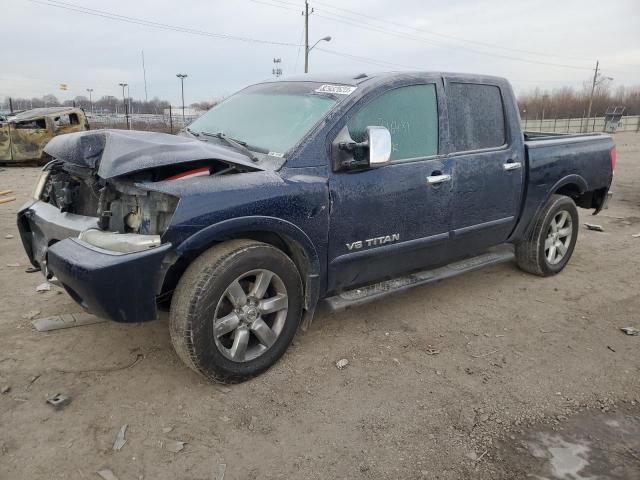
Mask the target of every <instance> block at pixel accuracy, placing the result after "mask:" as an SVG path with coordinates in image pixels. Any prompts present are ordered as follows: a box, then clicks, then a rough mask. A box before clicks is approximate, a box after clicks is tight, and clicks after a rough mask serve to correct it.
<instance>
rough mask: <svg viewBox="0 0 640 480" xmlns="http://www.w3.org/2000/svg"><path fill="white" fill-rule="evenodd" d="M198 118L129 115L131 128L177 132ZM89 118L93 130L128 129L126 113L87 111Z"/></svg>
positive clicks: (194, 116) (142, 114) (141, 114)
mask: <svg viewBox="0 0 640 480" xmlns="http://www.w3.org/2000/svg"><path fill="white" fill-rule="evenodd" d="M196 118H198V116H197V115H191V116H189V115H186V116H185V117H184V121H183V119H182V115H155V114H144V113H134V114H131V115H129V125H130V129H131V130H145V131H149V132H163V133H177V132H178V131H180V130H181V129H182V128H184V127H185V126H186V125H189V124H190V123H191V122H192V121H194V120H195V119H196ZM87 119H88V120H89V126H90V127H91V129H92V130H98V129H102V128H115V129H121V130H126V129H127V117H126V115H124V114H91V113H89V112H87Z"/></svg>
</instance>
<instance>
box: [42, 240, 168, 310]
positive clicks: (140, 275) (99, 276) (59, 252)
mask: <svg viewBox="0 0 640 480" xmlns="http://www.w3.org/2000/svg"><path fill="white" fill-rule="evenodd" d="M170 248H171V244H170V243H167V244H165V245H162V246H160V247H157V248H152V249H149V250H145V251H142V252H136V253H118V252H111V251H107V250H102V249H99V248H96V247H93V246H91V245H89V244H87V243H85V242H82V241H80V240H77V239H74V238H68V239H66V240H62V241H60V242H57V243H56V244H55V245H52V246H51V247H50V248H49V250H48V265H47V266H48V269H49V271H50V272H51V273H52V274H53V275H55V276H56V277H57V278H58V280H59V281H60V283H61V284H62V286H63V287H64V288H65V290H66V291H67V293H69V295H70V296H71V297H72V298H73V299H74V300H75V301H76V302H77V303H79V304H80V305H82V306H83V307H84V308H86V309H87V310H89V311H90V312H91V313H93V314H95V315H97V316H99V317H103V318H108V319H110V320H114V321H116V322H144V321H148V320H154V319H155V318H156V316H157V308H156V292H158V291H159V290H160V287H161V284H162V281H163V279H164V272H165V269H164V268H163V265H162V261H163V259H164V257H165V255H166V253H167V251H168V250H169V249H170Z"/></svg>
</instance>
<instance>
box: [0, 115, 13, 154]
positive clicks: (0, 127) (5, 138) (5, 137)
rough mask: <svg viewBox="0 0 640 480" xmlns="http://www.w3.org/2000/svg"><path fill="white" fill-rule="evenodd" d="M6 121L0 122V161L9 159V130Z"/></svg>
mask: <svg viewBox="0 0 640 480" xmlns="http://www.w3.org/2000/svg"><path fill="white" fill-rule="evenodd" d="M10 128H11V127H10V126H9V124H8V123H0V162H8V161H10V160H11V130H10Z"/></svg>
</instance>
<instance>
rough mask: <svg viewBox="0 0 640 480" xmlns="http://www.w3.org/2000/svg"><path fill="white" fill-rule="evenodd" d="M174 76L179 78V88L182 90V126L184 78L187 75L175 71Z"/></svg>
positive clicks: (183, 123) (183, 124) (183, 122)
mask: <svg viewBox="0 0 640 480" xmlns="http://www.w3.org/2000/svg"><path fill="white" fill-rule="evenodd" d="M176 77H178V78H179V79H180V88H181V90H182V126H183V127H184V126H185V125H186V122H185V119H184V79H185V78H187V77H188V75H187V74H186V73H177V74H176Z"/></svg>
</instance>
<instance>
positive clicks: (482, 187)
mask: <svg viewBox="0 0 640 480" xmlns="http://www.w3.org/2000/svg"><path fill="white" fill-rule="evenodd" d="M446 85H447V86H446V88H447V106H448V114H449V115H448V116H449V132H450V135H451V141H450V145H451V156H450V158H451V160H452V162H453V164H452V171H451V175H452V186H453V187H452V208H451V212H452V217H451V255H452V257H453V258H462V257H465V256H469V255H473V254H476V253H479V252H481V251H483V250H485V249H486V248H487V247H490V246H493V245H498V244H500V243H502V242H504V241H505V240H506V239H507V238H508V236H509V234H510V233H511V231H512V230H513V228H514V226H515V224H516V221H517V217H518V212H519V207H520V197H521V193H522V185H523V178H524V171H525V168H524V167H525V164H524V159H523V158H522V155H523V149H522V148H521V147H522V145H521V143H520V142H517V141H516V139H512V138H509V135H508V128H507V125H508V121H507V115H506V111H505V108H504V103H503V101H502V94H501V89H500V87H498V86H496V85H485V84H475V83H463V82H456V81H452V80H448V81H447V84H446Z"/></svg>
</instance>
